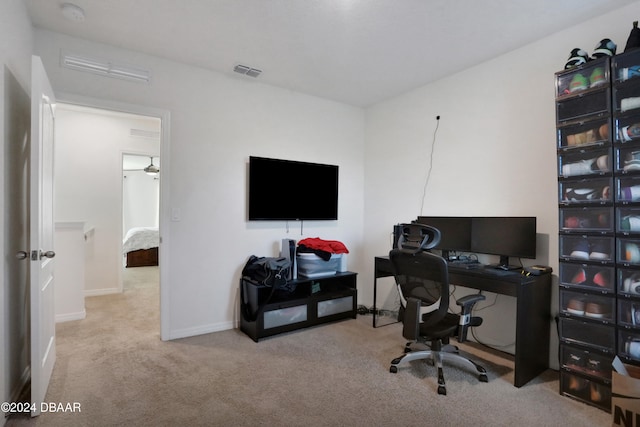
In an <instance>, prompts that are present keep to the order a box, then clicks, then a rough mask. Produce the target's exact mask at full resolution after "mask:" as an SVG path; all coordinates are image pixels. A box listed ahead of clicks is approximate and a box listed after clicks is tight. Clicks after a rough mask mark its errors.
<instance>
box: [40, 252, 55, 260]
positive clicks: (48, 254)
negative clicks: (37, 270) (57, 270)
mask: <svg viewBox="0 0 640 427" xmlns="http://www.w3.org/2000/svg"><path fill="white" fill-rule="evenodd" d="M54 256H56V253H55V252H54V251H46V252H42V251H40V259H42V258H53V257H54Z"/></svg>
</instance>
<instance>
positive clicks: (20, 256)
mask: <svg viewBox="0 0 640 427" xmlns="http://www.w3.org/2000/svg"><path fill="white" fill-rule="evenodd" d="M16 258H18V259H27V258H29V254H28V253H27V252H26V251H18V252H16Z"/></svg>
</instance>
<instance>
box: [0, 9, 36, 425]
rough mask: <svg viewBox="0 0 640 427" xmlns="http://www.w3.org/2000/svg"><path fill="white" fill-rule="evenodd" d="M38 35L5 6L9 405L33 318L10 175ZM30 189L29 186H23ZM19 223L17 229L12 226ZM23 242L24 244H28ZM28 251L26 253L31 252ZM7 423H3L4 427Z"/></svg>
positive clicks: (3, 336) (4, 289)
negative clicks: (18, 249)
mask: <svg viewBox="0 0 640 427" xmlns="http://www.w3.org/2000/svg"><path fill="white" fill-rule="evenodd" d="M32 49H33V35H32V32H31V22H30V20H29V18H28V15H27V10H26V6H25V4H24V2H22V1H21V0H6V1H2V2H0V138H2V146H3V149H2V150H0V164H1V165H2V173H0V188H2V194H3V197H0V223H1V224H2V228H0V238H1V240H2V242H3V245H2V249H0V255H1V256H0V259H2V262H0V277H2V281H1V282H0V313H2V315H0V401H2V402H6V401H9V400H10V399H11V398H14V397H16V396H15V395H16V393H18V392H19V391H20V387H22V385H23V383H24V380H25V377H24V373H25V370H27V369H28V364H29V354H28V348H29V347H28V342H27V339H28V338H27V337H28V322H26V321H25V317H26V316H27V315H28V311H27V309H26V307H27V305H26V302H25V299H26V298H27V295H28V292H27V286H28V283H27V282H26V280H25V278H26V275H23V273H22V271H23V270H22V268H23V267H22V264H24V265H25V266H26V268H27V269H28V263H26V264H25V261H18V260H17V259H16V258H15V250H16V242H15V241H14V238H15V236H16V234H15V231H12V230H14V229H15V228H16V227H19V229H21V230H24V231H25V233H24V235H23V236H21V239H20V241H19V242H17V243H18V244H22V243H24V241H26V239H27V238H28V236H27V233H26V227H27V225H26V224H27V221H26V218H22V219H21V220H20V219H19V218H16V217H15V216H12V215H11V212H14V213H16V214H18V215H23V214H25V210H24V209H25V207H24V204H23V203H24V202H23V201H22V198H21V196H20V194H16V193H15V191H14V190H15V189H12V188H11V186H13V185H15V184H16V183H15V182H14V181H13V179H14V178H16V177H18V176H23V175H22V174H23V173H26V172H25V171H17V172H16V175H9V174H10V173H12V172H9V171H10V169H11V167H10V166H12V165H16V164H17V165H20V166H21V165H23V164H24V162H23V160H24V148H25V146H26V145H27V143H28V140H27V139H26V135H28V129H29V123H30V122H29V115H30V107H29V93H30V87H31V53H32ZM22 185H25V183H22ZM13 221H17V222H18V224H16V223H13ZM23 239H24V240H23ZM26 249H28V248H23V250H26ZM4 421H5V420H4V417H2V418H0V423H2V424H4Z"/></svg>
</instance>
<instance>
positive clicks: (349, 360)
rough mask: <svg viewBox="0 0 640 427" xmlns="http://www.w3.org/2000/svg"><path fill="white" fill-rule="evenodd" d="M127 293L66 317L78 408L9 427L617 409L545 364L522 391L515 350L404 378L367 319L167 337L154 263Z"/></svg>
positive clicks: (67, 381)
mask: <svg viewBox="0 0 640 427" xmlns="http://www.w3.org/2000/svg"><path fill="white" fill-rule="evenodd" d="M126 277H127V284H126V286H125V292H124V293H123V294H119V295H110V296H101V297H92V298H87V301H86V308H87V318H86V319H84V320H80V321H73V322H67V323H62V324H59V325H58V327H57V338H58V347H57V351H58V353H57V354H58V359H57V363H56V366H55V369H54V372H53V377H52V379H51V384H50V387H49V391H48V394H47V398H46V399H47V401H49V402H60V403H65V404H66V403H67V402H79V403H80V404H81V410H82V411H81V412H80V413H44V414H42V415H41V416H40V417H37V418H35V419H28V418H23V417H15V418H12V419H10V420H9V422H8V425H9V426H27V425H38V426H123V425H125V426H133V425H135V426H182V425H190V426H257V425H258V426H259V425H268V426H336V425H345V426H445V425H451V426H470V425H473V426H480V427H481V426H513V425H518V426H553V427H556V426H559V425H562V426H580V427H584V426H605V425H610V424H611V415H610V414H608V413H606V412H603V411H601V410H598V409H595V408H592V407H590V406H587V405H584V404H582V403H579V402H576V401H574V400H572V399H569V398H567V397H563V396H561V395H560V394H559V393H558V387H559V385H558V373H557V372H555V371H551V370H550V371H547V372H545V373H544V374H543V375H542V376H540V377H538V378H536V379H535V380H534V381H532V382H531V383H529V384H527V385H525V386H524V387H522V388H515V387H514V386H513V385H512V384H513V362H512V360H511V358H510V357H508V356H504V355H502V354H498V353H496V352H493V351H488V350H485V349H483V348H479V347H476V346H475V345H473V346H472V345H464V346H462V349H464V350H466V351H467V352H469V353H472V354H474V355H475V356H476V357H475V358H474V360H476V361H477V362H479V363H481V364H482V365H484V367H485V368H486V369H487V371H488V376H489V382H488V383H480V382H478V380H477V378H476V376H475V375H472V374H469V373H468V371H465V370H461V369H457V368H455V367H451V366H445V376H446V379H447V387H448V395H447V396H440V395H438V394H437V393H436V388H437V380H436V377H435V368H434V367H432V366H429V365H426V364H424V363H417V362H414V364H413V365H412V366H411V367H409V368H405V369H401V370H400V372H398V373H397V374H391V373H389V362H390V361H391V359H393V358H394V357H396V356H399V355H400V354H401V352H402V349H403V347H404V339H403V338H402V336H401V329H400V325H399V324H394V325H389V326H384V327H381V328H376V329H374V328H372V327H371V317H370V316H358V319H356V320H353V319H350V320H345V321H341V322H337V323H332V324H328V325H323V326H319V327H315V328H310V329H306V330H301V331H297V332H293V333H289V334H285V335H280V336H277V337H272V338H269V339H265V340H263V341H261V342H259V343H255V342H253V341H252V340H251V339H250V338H248V337H247V336H246V335H244V334H243V333H242V332H240V331H239V330H229V331H224V332H218V333H214V334H208V335H202V336H197V337H192V338H186V339H181V340H175V341H171V342H162V341H160V338H159V329H160V328H159V313H158V311H159V309H158V306H159V296H158V287H157V270H156V269H154V268H142V269H128V270H127V271H126Z"/></svg>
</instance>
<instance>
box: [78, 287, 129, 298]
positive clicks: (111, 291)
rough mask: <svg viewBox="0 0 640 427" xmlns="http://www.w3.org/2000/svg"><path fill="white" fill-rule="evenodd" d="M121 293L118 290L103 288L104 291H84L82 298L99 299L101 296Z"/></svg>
mask: <svg viewBox="0 0 640 427" xmlns="http://www.w3.org/2000/svg"><path fill="white" fill-rule="evenodd" d="M120 292H121V291H120V289H118V288H104V289H85V290H84V296H85V298H86V297H99V296H101V295H111V294H119V293H120Z"/></svg>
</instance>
